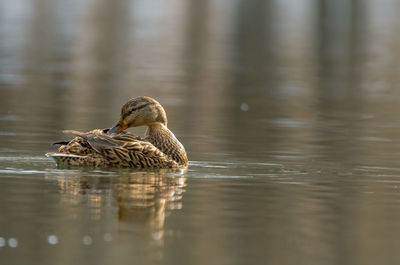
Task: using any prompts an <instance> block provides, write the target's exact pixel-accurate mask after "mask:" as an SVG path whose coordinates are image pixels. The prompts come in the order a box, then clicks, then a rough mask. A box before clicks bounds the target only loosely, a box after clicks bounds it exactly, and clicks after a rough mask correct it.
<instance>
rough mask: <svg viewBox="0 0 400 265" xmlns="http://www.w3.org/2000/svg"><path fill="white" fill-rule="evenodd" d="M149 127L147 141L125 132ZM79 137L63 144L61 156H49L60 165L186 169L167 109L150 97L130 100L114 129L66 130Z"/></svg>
mask: <svg viewBox="0 0 400 265" xmlns="http://www.w3.org/2000/svg"><path fill="white" fill-rule="evenodd" d="M144 125H146V126H147V131H146V134H145V137H144V138H141V137H139V136H134V135H132V134H130V133H126V132H124V130H125V129H127V128H129V127H136V126H144ZM64 133H70V134H74V135H76V136H77V137H75V138H74V139H72V140H71V141H70V142H60V143H58V144H61V146H60V148H59V149H58V153H47V154H46V156H48V157H52V158H54V159H55V161H56V162H57V164H59V165H73V166H108V167H133V168H181V167H187V165H188V159H187V156H186V152H185V148H184V147H183V145H182V144H181V143H180V142H179V141H178V139H177V138H176V137H175V135H174V134H173V133H172V132H171V131H170V130H169V129H168V128H167V116H166V114H165V111H164V108H163V107H162V106H161V105H160V103H158V102H157V101H156V100H154V99H153V98H150V97H137V98H133V99H131V100H129V101H128V102H127V103H126V104H125V105H124V106H122V110H121V118H120V120H119V122H118V123H117V125H115V126H114V127H112V128H111V129H104V130H99V129H97V130H93V131H90V132H86V133H84V132H78V131H64Z"/></svg>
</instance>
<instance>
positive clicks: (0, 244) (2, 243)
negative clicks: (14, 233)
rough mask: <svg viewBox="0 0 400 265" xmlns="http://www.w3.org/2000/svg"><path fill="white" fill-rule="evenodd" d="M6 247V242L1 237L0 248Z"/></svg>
mask: <svg viewBox="0 0 400 265" xmlns="http://www.w3.org/2000/svg"><path fill="white" fill-rule="evenodd" d="M5 245H6V240H5V239H4V238H3V237H0V248H1V247H4V246H5Z"/></svg>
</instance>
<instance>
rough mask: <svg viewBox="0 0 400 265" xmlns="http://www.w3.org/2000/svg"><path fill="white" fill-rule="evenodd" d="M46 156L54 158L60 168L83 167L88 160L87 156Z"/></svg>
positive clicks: (49, 154)
mask: <svg viewBox="0 0 400 265" xmlns="http://www.w3.org/2000/svg"><path fill="white" fill-rule="evenodd" d="M46 156H47V157H51V158H53V159H54V160H55V161H56V163H57V165H58V166H82V165H84V164H85V161H86V158H87V156H80V155H72V154H61V153H47V154H46Z"/></svg>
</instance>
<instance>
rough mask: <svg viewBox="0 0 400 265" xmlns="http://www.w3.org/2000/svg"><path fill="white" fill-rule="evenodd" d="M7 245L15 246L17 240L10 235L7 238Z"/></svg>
mask: <svg viewBox="0 0 400 265" xmlns="http://www.w3.org/2000/svg"><path fill="white" fill-rule="evenodd" d="M8 245H9V246H10V247H12V248H16V247H18V240H16V239H15V238H13V237H11V238H9V239H8Z"/></svg>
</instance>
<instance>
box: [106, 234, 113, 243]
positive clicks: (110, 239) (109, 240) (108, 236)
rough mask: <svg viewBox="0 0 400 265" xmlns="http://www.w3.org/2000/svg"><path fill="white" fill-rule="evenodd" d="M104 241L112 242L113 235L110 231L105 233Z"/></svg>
mask: <svg viewBox="0 0 400 265" xmlns="http://www.w3.org/2000/svg"><path fill="white" fill-rule="evenodd" d="M104 241H106V242H111V241H112V235H111V234H110V233H106V234H104Z"/></svg>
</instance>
